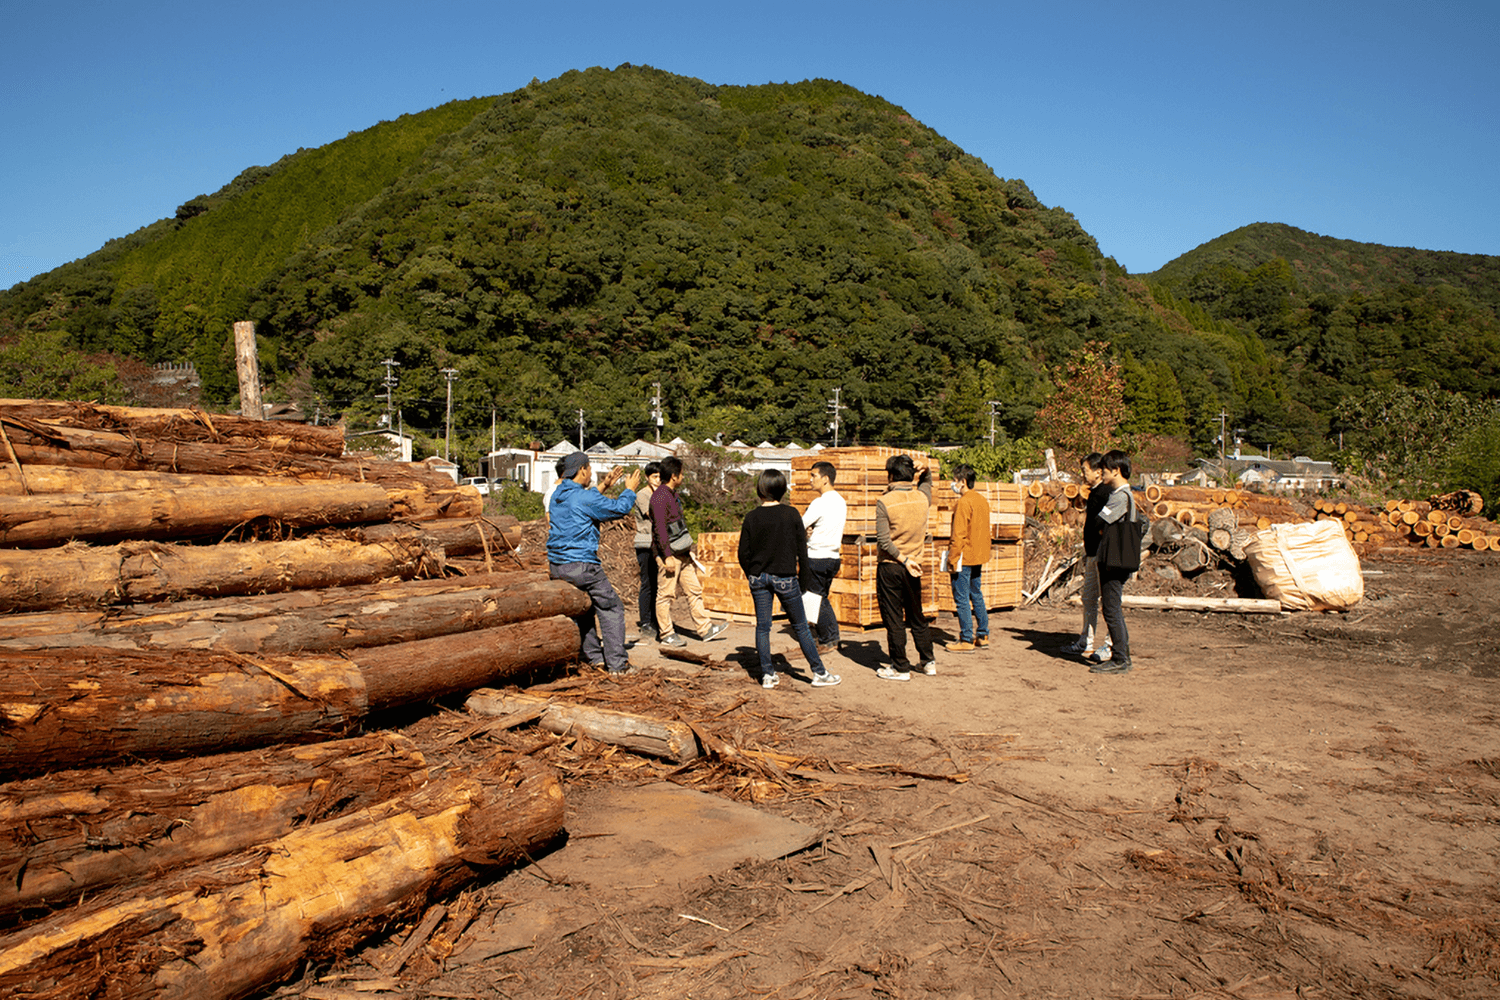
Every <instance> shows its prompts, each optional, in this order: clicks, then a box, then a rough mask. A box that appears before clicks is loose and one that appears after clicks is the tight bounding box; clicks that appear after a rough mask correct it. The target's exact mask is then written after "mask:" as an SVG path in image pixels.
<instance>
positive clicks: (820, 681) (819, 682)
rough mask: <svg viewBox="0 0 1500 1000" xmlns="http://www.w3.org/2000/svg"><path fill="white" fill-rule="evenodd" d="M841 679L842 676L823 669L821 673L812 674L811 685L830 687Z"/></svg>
mask: <svg viewBox="0 0 1500 1000" xmlns="http://www.w3.org/2000/svg"><path fill="white" fill-rule="evenodd" d="M841 680H843V678H842V677H840V676H839V675H838V674H830V673H829V672H828V671H826V670H825V671H823V672H822V673H821V674H813V687H815V688H831V687H834V686H836V685H837V684H838V682H839V681H841Z"/></svg>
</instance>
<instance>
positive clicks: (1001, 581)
mask: <svg viewBox="0 0 1500 1000" xmlns="http://www.w3.org/2000/svg"><path fill="white" fill-rule="evenodd" d="M898 454H907V455H910V456H911V458H912V460H913V461H914V462H915V463H916V464H917V465H918V466H919V467H920V466H922V465H924V464H926V465H929V466H930V467H931V468H932V470H933V474H934V477H935V478H934V482H933V489H932V494H933V495H932V499H933V503H932V506H931V508H930V510H929V513H928V532H929V536H928V540H927V543H926V545H925V547H924V550H923V564H924V566H925V567H926V572H925V573H924V574H923V577H922V603H923V608H924V610H925V611H926V612H927V613H928V614H929V615H933V614H936V613H937V612H938V611H943V610H946V611H952V610H953V608H954V605H953V593H952V589H951V587H950V586H949V577H948V575H947V574H946V573H942V572H940V571H939V568H938V564H939V558H940V556H941V554H942V553H943V552H944V551H946V550H947V548H948V544H949V540H950V537H951V534H952V531H953V507H954V504H955V503H956V502H957V497H956V496H954V494H953V492H952V490H951V489H950V488H949V486H948V484H947V483H945V482H942V481H940V477H939V476H938V472H937V466H938V463H937V460H936V459H935V458H934V457H932V456H929V455H926V454H924V453H921V452H902V451H899V450H897V449H893V448H878V447H869V448H829V449H824V450H822V451H818V452H814V453H811V454H808V455H805V456H800V457H798V458H796V459H793V462H792V477H791V478H792V489H791V492H790V494H789V496H788V498H787V499H789V500H790V502H791V503H792V505H793V506H795V507H796V508H797V509H798V510H799V511H805V510H806V509H807V505H808V504H809V503H811V502H812V501H813V499H814V498H815V497H816V496H817V493H816V492H814V491H813V489H812V488H811V486H810V485H809V480H808V473H809V472H810V471H811V469H812V466H813V464H814V463H816V462H829V463H831V464H832V465H833V466H834V467H835V468H836V469H837V470H838V477H837V480H836V482H835V484H834V485H835V488H836V489H837V490H838V491H839V493H840V494H841V495H842V496H843V497H844V500H845V501H846V502H847V504H848V510H849V513H848V520H847V521H846V523H845V525H844V538H843V544H842V547H841V552H840V562H841V565H840V567H839V574H838V577H837V578H836V579H835V580H834V581H833V585H832V588H831V592H830V594H829V602H830V604H831V605H832V607H833V609H834V613H835V614H836V615H837V616H838V619H839V621H840V623H842V624H845V625H849V626H857V627H861V628H863V627H868V626H870V625H874V624H877V623H878V622H879V621H880V609H879V606H878V605H877V602H876V598H875V573H876V566H877V564H878V555H877V548H876V542H875V504H876V501H878V500H879V499H880V497H881V496H882V495H883V494H884V493H885V492H886V489H887V488H888V487H889V485H890V484H889V481H888V479H887V477H886V472H885V463H886V459H888V458H890V457H891V456H893V455H898ZM975 489H976V490H978V491H980V492H982V493H983V494H984V496H985V499H986V500H987V501H988V502H989V505H990V512H991V514H990V537H991V539H992V541H993V543H994V544H993V546H992V548H991V552H990V560H989V562H987V563H986V564H985V569H984V572H983V573H982V574H981V576H980V585H981V588H982V589H983V592H984V596H985V602H986V604H987V605H988V606H989V607H992V608H1003V607H1013V606H1015V605H1016V604H1019V603H1020V601H1021V584H1022V546H1021V535H1022V532H1023V530H1024V527H1025V516H1024V515H1023V513H1022V511H1021V488H1020V487H1019V486H1015V485H1013V484H1010V483H976V484H975ZM738 548H739V533H738V532H721V533H716V534H706V535H703V536H701V537H700V538H699V539H698V553H699V555H698V558H699V559H700V560H701V561H702V562H703V563H704V565H705V566H706V567H708V569H709V571H710V572H709V574H708V576H707V578H706V579H705V581H704V585H703V600H704V604H705V605H706V606H707V607H708V609H709V610H710V611H713V612H717V613H719V614H723V615H729V616H732V617H735V618H738V619H741V620H753V619H754V617H755V607H754V604H753V603H752V601H751V598H750V591H749V589H748V587H747V586H746V585H745V578H744V574H743V573H741V572H740V568H739V561H738Z"/></svg>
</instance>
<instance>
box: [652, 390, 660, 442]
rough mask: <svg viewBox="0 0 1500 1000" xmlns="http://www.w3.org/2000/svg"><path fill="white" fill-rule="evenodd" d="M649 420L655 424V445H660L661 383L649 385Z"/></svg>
mask: <svg viewBox="0 0 1500 1000" xmlns="http://www.w3.org/2000/svg"><path fill="white" fill-rule="evenodd" d="M651 419H652V420H654V421H655V422H656V443H657V444H661V425H662V423H663V421H662V417H661V383H660V382H652V383H651Z"/></svg>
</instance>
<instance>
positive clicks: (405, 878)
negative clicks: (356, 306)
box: [0, 401, 589, 998]
mask: <svg viewBox="0 0 1500 1000" xmlns="http://www.w3.org/2000/svg"><path fill="white" fill-rule="evenodd" d="M481 505H482V499H481V498H480V497H479V495H478V493H477V492H476V491H474V490H473V489H471V488H467V487H465V488H460V487H458V486H457V485H456V484H454V483H453V482H452V480H451V479H449V478H448V477H447V476H446V475H443V474H441V473H433V472H431V471H430V470H427V469H425V468H424V467H422V466H420V465H412V464H408V463H395V462H379V461H371V460H368V459H361V458H356V457H351V456H346V455H345V454H344V453H343V438H342V433H341V432H340V431H338V430H336V429H329V428H314V427H304V426H300V425H288V424H281V423H267V422H261V421H250V420H241V419H237V418H233V417H223V416H217V415H215V416H210V415H208V414H205V413H201V412H198V411H183V410H173V411H164V410H163V411H148V410H132V409H127V408H121V407H104V406H96V405H93V404H88V403H52V402H34V401H0V736H3V739H0V818H3V823H0V830H3V831H4V832H3V833H0V873H3V876H4V877H3V878H0V995H6V996H9V995H13V994H24V995H28V996H40V997H73V996H99V997H114V996H120V997H125V996H148V995H149V996H161V997H184V998H186V997H192V998H203V997H209V998H212V997H232V996H243V995H246V994H247V993H250V992H253V991H254V990H255V989H257V988H260V987H261V986H262V985H264V984H266V983H268V982H271V981H274V980H276V979H277V978H280V977H282V976H285V975H287V974H288V973H290V972H291V971H293V969H294V968H295V967H296V966H297V965H298V964H299V963H300V962H302V961H303V960H305V959H309V958H320V957H323V956H325V955H331V954H336V953H338V952H341V951H342V950H344V949H346V948H348V947H349V946H351V945H353V944H354V943H356V942H357V941H358V940H360V939H361V938H362V937H365V936H368V935H369V934H371V933H373V932H377V931H379V930H380V929H381V928H382V927H383V926H385V925H386V924H387V923H388V922H390V921H391V920H394V919H401V918H404V917H409V916H410V915H412V914H414V913H420V912H421V911H422V909H423V908H424V907H425V906H427V904H428V903H429V902H430V901H431V900H433V899H435V898H437V897H438V896H440V895H444V894H447V893H450V892H451V891H453V890H454V889H455V888H456V887H458V886H459V885H462V884H463V883H464V882H465V881H466V880H469V879H472V878H473V877H474V876H475V875H476V873H478V872H480V871H483V870H485V869H488V868H491V867H493V866H497V865H505V864H511V863H514V862H516V861H518V860H521V859H523V858H525V857H526V856H528V855H530V854H534V853H535V852H536V851H537V850H538V849H540V848H541V847H542V846H543V845H545V844H546V843H548V842H549V841H551V840H552V839H554V838H556V837H557V836H558V835H559V834H560V832H561V830H562V822H563V800H562V791H561V786H560V785H559V783H558V779H557V777H556V775H555V774H553V773H552V772H551V771H550V770H549V769H546V768H544V767H541V766H540V765H538V764H536V763H535V762H534V761H531V760H530V759H524V758H523V759H503V760H496V761H494V762H492V763H491V764H488V765H486V766H485V767H482V768H478V769H475V770H474V771H472V772H470V773H466V774H453V773H449V774H445V775H429V774H428V773H427V767H426V763H425V761H424V760H423V759H422V756H421V754H420V753H418V752H417V751H416V750H415V749H414V748H413V747H412V746H411V745H410V744H409V742H407V741H405V740H404V739H403V738H402V737H400V736H398V735H396V734H394V733H370V734H365V735H361V733H360V730H361V728H362V727H363V725H364V724H365V723H366V721H367V720H369V719H370V718H371V716H372V715H373V714H374V713H378V712H381V711H384V710H388V709H391V708H394V707H398V706H404V705H411V704H416V703H420V702H422V701H425V700H427V699H431V698H434V697H438V696H441V695H448V694H454V693H463V692H468V691H472V690H474V689H477V688H480V687H483V686H485V685H493V684H495V683H497V682H501V681H503V680H504V679H505V678H508V677H513V676H516V675H518V674H520V673H523V672H529V671H532V670H536V669H539V668H544V667H548V666H551V665H554V664H558V663H562V662H566V661H569V660H572V659H574V658H576V656H577V652H578V630H577V627H576V626H575V625H574V623H573V621H572V620H571V618H569V617H568V616H569V615H573V614H578V613H580V612H582V611H583V610H584V609H585V608H586V607H587V606H588V603H589V602H588V598H587V597H586V596H585V595H583V594H582V593H581V592H579V591H578V590H577V589H576V588H573V587H571V586H569V585H566V584H563V583H560V582H558V581H551V580H548V579H546V575H545V571H538V570H537V569H536V568H535V566H534V565H529V564H528V560H526V559H521V558H517V557H516V556H515V555H514V553H509V552H507V549H508V548H509V547H513V545H514V541H515V539H516V538H518V537H519V531H518V529H517V526H516V525H515V524H514V522H513V521H511V522H505V521H502V520H499V519H496V520H489V519H484V518H482V517H481V516H480V515H481V512H482V506H481ZM476 555H477V556H479V557H481V558H480V559H479V560H475V559H474V558H473V557H475V556H476ZM465 559H467V560H468V561H470V562H471V563H476V564H475V565H473V566H471V568H472V569H473V570H476V571H481V572H475V573H473V574H472V575H468V576H463V577H457V578H450V577H447V576H445V574H451V573H454V572H456V571H457V569H458V567H459V565H460V564H461V562H462V561H463V560H465ZM424 577H426V578H428V579H423V578H424Z"/></svg>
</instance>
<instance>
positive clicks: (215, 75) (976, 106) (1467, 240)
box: [0, 0, 1500, 288]
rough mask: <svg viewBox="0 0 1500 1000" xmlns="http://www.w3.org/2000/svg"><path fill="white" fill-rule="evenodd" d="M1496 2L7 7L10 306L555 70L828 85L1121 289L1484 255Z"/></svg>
mask: <svg viewBox="0 0 1500 1000" xmlns="http://www.w3.org/2000/svg"><path fill="white" fill-rule="evenodd" d="M1497 51H1500V3H1496V2H1495V0H1483V2H1471V0H1454V2H1447V3H1428V4H1423V3H1420V2H1412V0H1406V2H1403V3H1393V2H1386V0H1376V2H1366V3H1337V4H1335V3H1327V2H1323V0H1293V2H1287V0H1262V2H1258V3H1233V4H1231V3H1227V2H1216V0H1196V2H1192V3H1180V2H1172V3H1151V2H1138V3H1126V2H1121V0H1109V2H1094V0H1071V2H1064V3H1056V4H1046V3H1038V2H1035V0H1032V2H1028V3H1001V2H989V3H981V2H928V3H916V2H905V3H899V4H898V3H889V2H885V0H862V2H819V0H802V2H796V3H788V2H784V0H769V2H760V3H745V4H736V5H733V6H732V7H728V8H726V7H724V6H722V5H714V4H703V3H654V2H651V0H637V2H635V3H620V2H611V3H599V2H597V0H577V2H575V3H571V4H568V3H562V4H544V3H538V2H535V0H532V2H528V3H524V4H517V3H502V2H491V3H483V2H472V0H466V2H443V0H426V2H421V3H416V2H407V3H399V4H398V3H391V2H386V0H371V2H366V3H350V2H344V0H298V2H295V3H290V2H284V0H262V2H257V3H246V2H237V3H233V4H230V3H222V2H218V0H196V2H192V3H186V2H177V0H155V2H139V0H107V2H84V0H47V2H45V3H43V2H34V0H0V137H3V138H0V142H3V149H4V152H3V154H0V182H3V183H0V192H3V193H0V288H7V287H9V286H10V285H12V284H14V283H15V282H18V281H22V280H24V279H26V278H28V277H30V276H32V275H33V274H37V273H40V272H42V271H46V270H50V269H51V268H53V267H56V266H57V265H59V264H62V263H64V262H66V261H69V260H73V259H75V258H78V257H82V256H84V255H86V254H88V253H91V252H92V251H94V250H96V249H98V248H99V247H100V246H101V245H102V244H103V243H104V242H105V241H106V240H108V239H111V238H113V237H117V236H123V235H126V234H128V233H130V232H133V231H134V230H136V229H138V228H140V227H141V226H144V225H147V224H149V223H151V222H153V221H155V220H156V219H159V218H163V217H166V216H170V215H172V214H173V213H174V212H175V210H176V208H177V206H178V205H180V204H181V203H182V202H184V201H187V200H188V199H190V198H192V197H194V196H196V195H199V194H206V193H209V192H212V191H215V190H217V189H218V188H220V187H221V186H223V185H224V184H225V183H227V182H228V181H230V180H231V179H232V178H233V177H234V176H235V175H236V174H238V173H239V172H240V171H241V170H243V169H244V168H246V167H248V166H251V165H253V164H267V163H271V162H273V161H275V160H276V159H277V158H279V157H280V156H282V155H283V154H285V153H288V152H292V151H294V150H296V149H297V148H299V147H303V146H307V147H312V146H320V145H322V144H324V143H327V142H331V141H332V140H334V139H338V138H341V137H342V136H344V135H345V134H347V133H348V132H351V131H358V130H360V129H364V128H367V127H369V126H370V125H373V124H375V123H376V122H378V121H381V120H384V119H391V118H395V117H397V116H398V115H401V114H404V113H407V112H413V111H420V110H423V109H425V108H430V107H433V106H435V105H438V104H441V103H443V102H445V101H449V100H452V99H454V98H468V97H474V96H486V95H499V94H503V93H507V92H509V91H512V90H515V89H516V88H518V87H522V86H525V84H526V83H527V82H529V81H530V80H531V79H532V78H537V79H541V80H548V79H552V78H553V77H556V76H558V75H560V74H562V73H564V72H566V71H567V70H569V69H585V68H588V67H590V66H604V67H614V66H618V65H620V64H621V63H626V62H629V63H635V64H638V65H641V64H644V65H650V66H655V67H657V68H658V69H663V70H667V71H669V72H672V73H678V74H682V75H685V76H693V77H698V78H700V79H703V80H706V81H708V82H710V83H726V84H756V83H767V82H776V83H779V82H784V81H797V80H803V79H809V78H814V77H823V78H827V79H834V80H839V81H842V82H844V83H847V84H850V85H851V86H854V87H857V88H859V89H860V90H863V91H865V92H867V93H872V94H878V95H879V96H881V97H883V98H885V99H886V100H888V101H891V102H893V103H895V104H898V105H900V106H901V107H903V108H905V109H906V111H907V112H909V113H910V114H911V115H912V116H914V117H915V118H917V119H918V120H920V121H922V122H923V123H925V124H927V125H929V126H931V127H932V128H934V129H936V130H937V131H938V132H940V133H941V134H943V135H944V136H946V137H947V138H949V139H951V140H952V141H953V142H955V143H957V144H958V145H959V146H961V147H962V148H963V149H965V150H966V151H967V152H969V153H972V154H973V155H975V156H978V157H979V158H980V159H982V160H983V161H984V162H985V163H986V164H988V165H989V167H990V168H991V169H992V170H994V171H995V173H997V174H999V175H1000V176H1001V177H1019V178H1022V179H1023V180H1025V181H1026V182H1027V184H1029V185H1030V186H1031V188H1032V190H1033V191H1034V192H1035V193H1036V195H1037V196H1038V197H1039V198H1040V199H1041V200H1042V201H1043V202H1045V203H1046V204H1048V205H1056V206H1060V207H1062V208H1065V209H1067V210H1069V211H1071V212H1072V213H1073V214H1074V215H1076V216H1077V217H1078V220H1079V221H1080V222H1081V223H1082V224H1083V226H1084V228H1085V229H1087V230H1088V231H1089V232H1090V233H1092V234H1093V235H1094V236H1095V237H1096V238H1097V239H1098V241H1099V245H1100V247H1101V249H1102V250H1103V251H1104V252H1105V253H1106V254H1108V255H1110V256H1112V257H1114V258H1115V259H1116V260H1118V261H1119V262H1120V263H1121V264H1122V265H1124V266H1125V267H1126V268H1128V269H1129V270H1130V271H1132V272H1136V273H1140V272H1144V271H1151V270H1155V269H1156V268H1158V267H1160V266H1161V265H1162V264H1164V263H1166V262H1167V261H1168V260H1170V259H1172V258H1173V257H1176V256H1177V255H1179V254H1182V253H1185V252H1186V251H1188V250H1191V249H1192V248H1193V247H1195V246H1197V245H1198V244H1200V243H1203V242H1205V241H1207V240H1210V239H1213V238H1214V237H1215V236H1219V235H1221V234H1223V233H1226V232H1229V231H1230V230H1233V229H1235V228H1237V227H1239V226H1242V225H1246V224H1248V223H1252V222H1285V223H1288V224H1290V225H1293V226H1297V227H1299V228H1302V229H1307V230H1310V231H1312V232H1316V233H1321V234H1323V235H1326V236H1337V237H1341V238H1344V239H1352V240H1360V241H1365V242H1371V243H1384V244H1389V245H1392V246H1415V247H1422V248H1427V249H1435V250H1456V251H1461V252H1465V253H1484V254H1500V197H1497V178H1500V121H1497V106H1500V57H1497V55H1496V53H1497Z"/></svg>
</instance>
